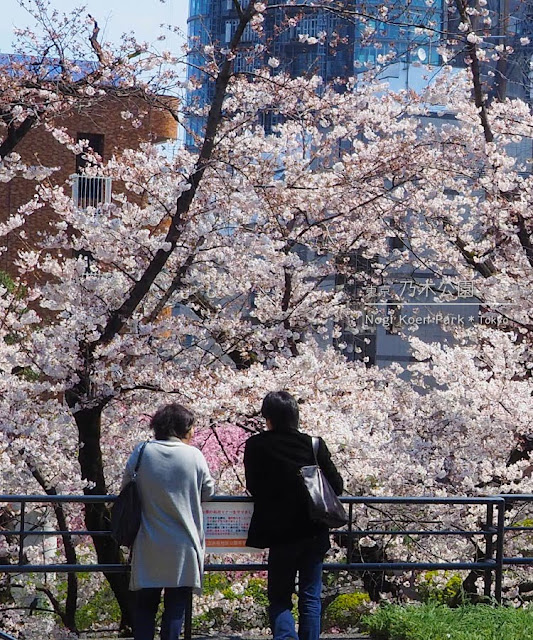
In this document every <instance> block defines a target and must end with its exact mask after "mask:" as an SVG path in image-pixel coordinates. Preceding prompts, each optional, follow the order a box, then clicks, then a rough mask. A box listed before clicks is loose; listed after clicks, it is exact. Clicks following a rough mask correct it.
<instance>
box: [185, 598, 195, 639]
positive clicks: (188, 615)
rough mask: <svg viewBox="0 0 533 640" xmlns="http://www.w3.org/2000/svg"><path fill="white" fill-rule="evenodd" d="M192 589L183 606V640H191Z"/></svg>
mask: <svg viewBox="0 0 533 640" xmlns="http://www.w3.org/2000/svg"><path fill="white" fill-rule="evenodd" d="M192 597H193V596H192V589H191V590H190V593H189V595H188V597H187V604H186V605H185V623H184V625H183V640H191V638H192Z"/></svg>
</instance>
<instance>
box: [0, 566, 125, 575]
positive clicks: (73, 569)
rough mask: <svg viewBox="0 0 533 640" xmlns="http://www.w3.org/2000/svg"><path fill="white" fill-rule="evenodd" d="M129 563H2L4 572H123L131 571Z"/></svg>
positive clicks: (1, 567) (2, 571)
mask: <svg viewBox="0 0 533 640" xmlns="http://www.w3.org/2000/svg"><path fill="white" fill-rule="evenodd" d="M129 570H130V566H129V564H2V565H0V574H2V573H91V572H94V571H99V572H102V573H122V572H124V571H129Z"/></svg>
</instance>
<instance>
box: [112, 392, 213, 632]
mask: <svg viewBox="0 0 533 640" xmlns="http://www.w3.org/2000/svg"><path fill="white" fill-rule="evenodd" d="M193 421H194V415H193V413H192V412H191V411H189V410H188V409H187V408H185V407H183V406H182V405H180V404H169V405H167V406H165V407H163V408H161V409H159V411H157V412H156V413H155V414H154V416H153V418H152V420H151V423H150V426H151V427H152V429H153V430H154V436H155V440H151V441H149V442H148V443H147V444H146V446H145V448H144V452H143V454H142V458H141V464H140V466H139V469H138V472H137V486H138V488H139V493H140V496H141V502H142V520H141V527H140V529H139V533H138V534H137V537H136V539H135V542H134V544H133V549H132V560H131V578H130V589H131V590H132V591H133V592H134V595H135V602H134V639H135V640H153V638H154V633H155V618H156V614H157V609H158V607H159V602H160V599H161V592H162V591H163V590H164V600H163V602H164V610H163V618H162V621H161V640H178V638H179V635H180V633H181V628H182V626H183V620H184V617H185V607H186V604H187V600H188V598H189V596H190V594H191V591H193V590H194V591H195V592H200V590H201V587H202V577H203V565H204V552H205V542H204V532H203V520H202V506H201V503H202V502H204V501H206V500H209V499H210V498H211V497H212V495H213V493H214V482H213V479H212V478H211V474H210V473H209V468H208V466H207V462H206V461H205V458H204V456H203V454H202V452H201V451H200V450H199V449H196V448H195V447H193V446H191V445H190V440H191V438H192V435H193ZM141 446H142V445H138V446H137V447H136V448H135V450H134V451H133V453H132V454H131V456H130V458H129V460H128V462H127V465H126V471H125V474H124V479H123V485H124V484H126V483H127V482H128V481H129V480H130V479H131V477H132V475H133V471H134V469H135V464H136V462H137V459H138V456H139V452H140V448H141Z"/></svg>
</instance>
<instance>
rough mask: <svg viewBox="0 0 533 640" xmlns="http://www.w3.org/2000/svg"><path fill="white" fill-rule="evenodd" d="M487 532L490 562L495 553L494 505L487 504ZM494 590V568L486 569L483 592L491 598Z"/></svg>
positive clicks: (486, 557) (487, 557)
mask: <svg viewBox="0 0 533 640" xmlns="http://www.w3.org/2000/svg"><path fill="white" fill-rule="evenodd" d="M485 528H486V531H487V533H486V534H485V562H489V561H490V560H492V559H493V558H492V557H493V554H494V505H493V504H492V503H491V502H489V503H488V504H487V519H486V522H485ZM491 592H492V569H485V580H484V590H483V593H484V595H485V597H486V598H490V594H491Z"/></svg>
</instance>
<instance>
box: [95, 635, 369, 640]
mask: <svg viewBox="0 0 533 640" xmlns="http://www.w3.org/2000/svg"><path fill="white" fill-rule="evenodd" d="M192 638H193V640H269V639H270V636H247V635H242V636H228V635H223V636H222V635H212V636H193V637H192ZM320 638H321V640H322V639H324V640H369V637H368V636H365V635H360V634H352V635H346V634H328V633H325V634H322V635H321V636H320ZM92 640H117V636H114V637H113V638H110V637H109V636H108V637H107V638H104V637H102V638H95V637H94V636H93V638H92ZM120 640H132V639H131V638H121V639H120Z"/></svg>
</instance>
